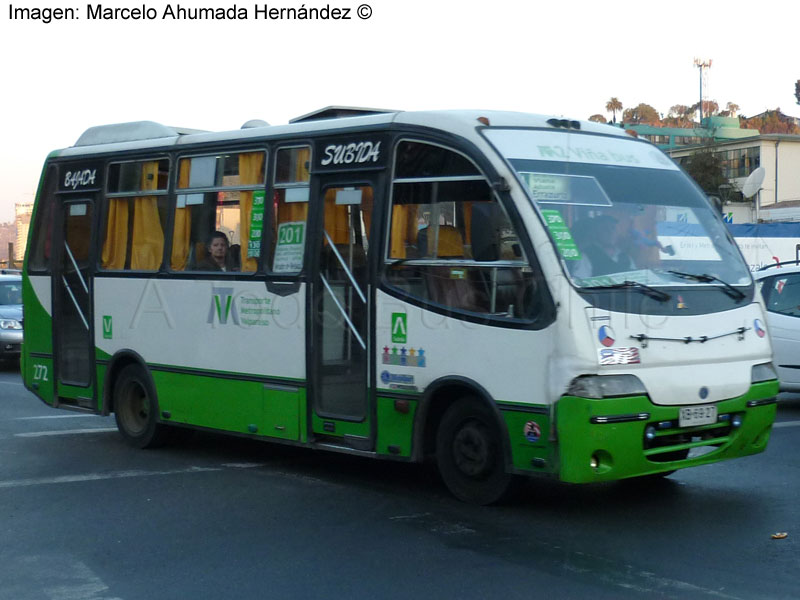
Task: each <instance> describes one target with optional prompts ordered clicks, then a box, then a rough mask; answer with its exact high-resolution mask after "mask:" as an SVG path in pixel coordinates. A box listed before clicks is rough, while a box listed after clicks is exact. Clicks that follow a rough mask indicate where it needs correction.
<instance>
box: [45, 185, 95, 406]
mask: <svg viewBox="0 0 800 600" xmlns="http://www.w3.org/2000/svg"><path fill="white" fill-rule="evenodd" d="M93 206H94V203H93V202H92V200H91V199H87V198H81V199H75V200H73V199H69V200H65V201H64V202H63V203H62V204H61V211H60V218H59V220H58V222H59V224H60V228H59V229H60V236H59V239H58V240H57V241H56V251H55V252H54V258H55V264H54V267H55V268H54V269H53V340H54V354H55V367H56V383H57V388H56V396H57V398H58V399H57V401H56V406H58V405H59V404H61V405H68V406H70V405H71V406H78V407H82V408H88V409H96V408H97V405H96V399H95V393H94V385H93V382H94V374H93V367H94V364H95V361H94V356H93V352H94V343H93V338H92V335H93V334H92V330H93V328H92V283H91V278H90V260H89V257H90V249H91V248H92V239H93V235H92V231H93V227H92V213H93Z"/></svg>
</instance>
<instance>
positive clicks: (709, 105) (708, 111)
mask: <svg viewBox="0 0 800 600" xmlns="http://www.w3.org/2000/svg"><path fill="white" fill-rule="evenodd" d="M691 108H692V112H694V111H697V110H700V103H699V102H695V103H694V104H693V105H692V106H691ZM718 114H719V104H717V102H716V100H703V118H705V117H713V116H714V115H718Z"/></svg>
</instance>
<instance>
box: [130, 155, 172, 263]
mask: <svg viewBox="0 0 800 600" xmlns="http://www.w3.org/2000/svg"><path fill="white" fill-rule="evenodd" d="M157 187H158V161H151V162H147V163H143V164H142V181H141V189H142V190H154V189H157ZM163 253H164V230H163V229H162V228H161V217H160V216H159V214H158V198H157V197H155V196H140V197H137V198H134V199H133V236H132V243H131V269H133V270H135V271H157V270H158V267H159V266H160V265H161V259H162V256H163Z"/></svg>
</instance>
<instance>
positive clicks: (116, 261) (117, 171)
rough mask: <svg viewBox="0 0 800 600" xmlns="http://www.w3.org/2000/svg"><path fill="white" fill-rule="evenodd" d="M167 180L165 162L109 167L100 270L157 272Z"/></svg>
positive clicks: (117, 164) (167, 168)
mask: <svg viewBox="0 0 800 600" xmlns="http://www.w3.org/2000/svg"><path fill="white" fill-rule="evenodd" d="M168 178H169V161H168V160H167V159H161V160H148V161H131V162H124V163H112V164H111V165H109V169H108V188H107V190H106V197H105V206H104V208H105V214H106V221H105V228H104V232H103V249H102V253H101V255H100V267H101V268H102V269H105V270H109V271H122V270H126V271H127V270H130V271H157V270H158V269H159V268H160V267H161V260H162V257H163V255H164V225H165V223H166V218H167V196H166V193H167V181H168Z"/></svg>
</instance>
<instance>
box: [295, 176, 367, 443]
mask: <svg viewBox="0 0 800 600" xmlns="http://www.w3.org/2000/svg"><path fill="white" fill-rule="evenodd" d="M318 181H319V184H318V185H317V186H315V190H316V191H317V193H316V198H315V199H316V203H315V204H314V205H313V206H314V207H315V208H314V209H313V210H314V211H315V213H316V214H315V217H316V218H317V223H319V224H320V225H321V226H319V227H315V228H314V229H315V231H317V232H319V233H318V235H317V239H315V240H314V246H313V247H314V248H316V253H317V256H316V260H314V262H313V282H314V283H313V285H312V286H311V290H312V291H311V306H312V310H311V323H310V327H309V336H310V337H309V344H310V345H309V347H310V349H311V350H310V353H309V357H310V361H309V371H310V372H309V382H310V384H311V399H312V400H311V406H312V415H311V427H312V431H313V433H314V435H315V436H316V437H317V438H319V437H320V436H322V437H324V438H327V439H331V438H336V440H335V441H337V442H344V444H345V445H348V446H350V447H353V448H357V449H361V450H367V449H371V447H372V436H371V434H370V410H369V401H368V400H369V397H370V395H369V388H370V381H369V373H370V364H369V361H370V358H369V357H370V356H371V353H370V351H369V348H370V343H371V336H370V332H369V331H370V328H369V323H370V318H371V314H372V306H371V302H372V299H371V286H370V285H369V278H368V277H369V276H368V273H369V272H370V269H369V261H368V260H367V257H368V254H369V251H370V245H369V239H368V236H369V226H370V222H371V217H372V204H373V190H374V189H375V186H374V185H371V184H363V183H361V184H348V183H347V182H345V181H342V180H341V178H335V179H334V178H333V177H326V178H320V179H319V180H318Z"/></svg>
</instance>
